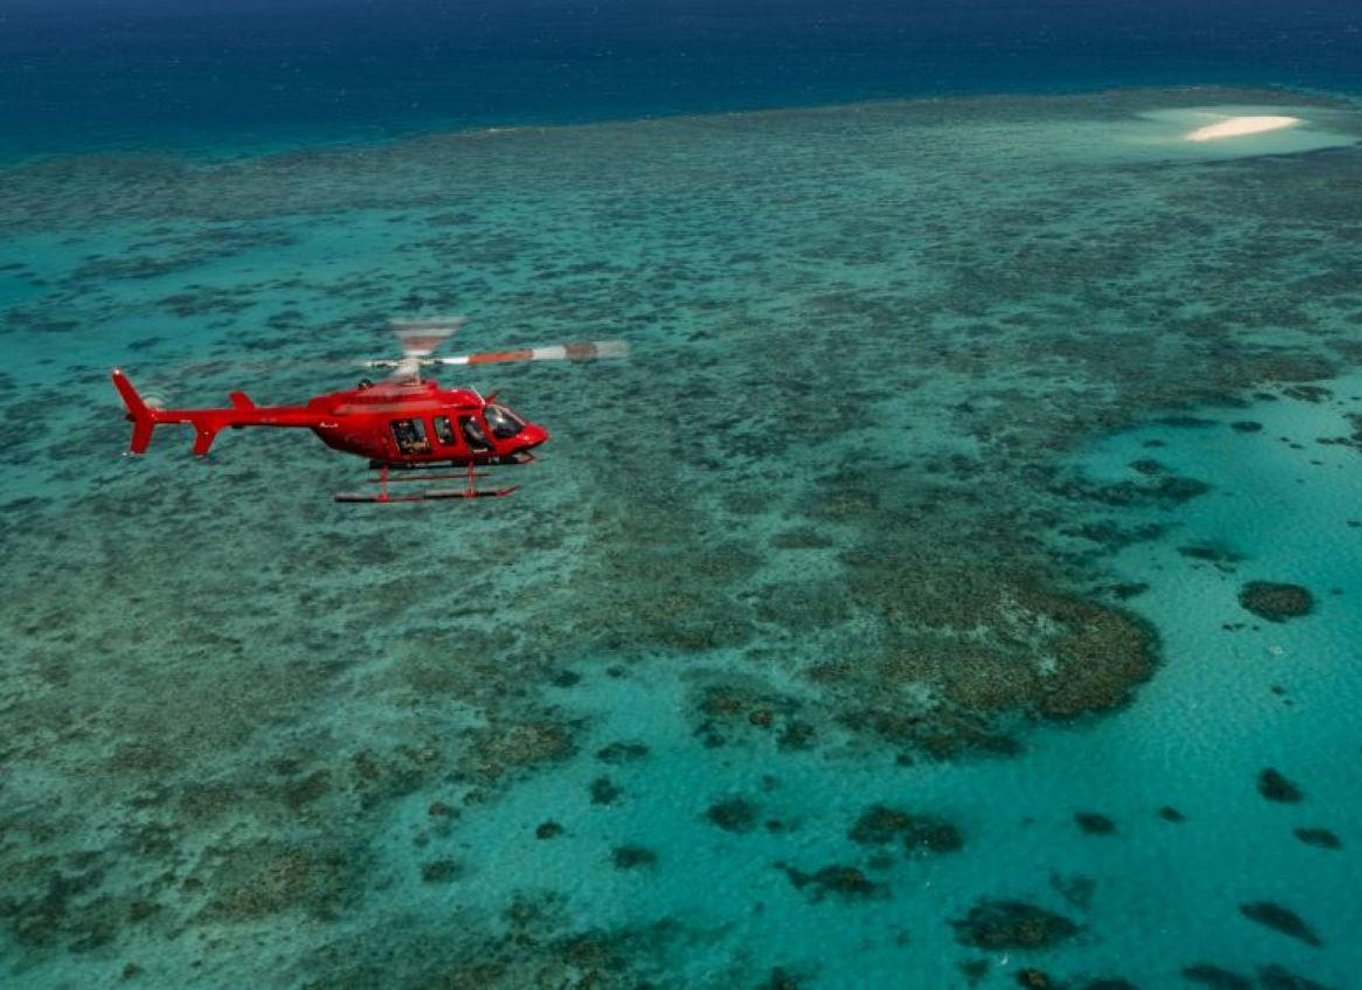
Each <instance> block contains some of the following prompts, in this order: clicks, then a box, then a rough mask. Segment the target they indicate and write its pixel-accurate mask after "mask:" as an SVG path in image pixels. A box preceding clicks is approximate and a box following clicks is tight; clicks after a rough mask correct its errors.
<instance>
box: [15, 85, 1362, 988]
mask: <svg viewBox="0 0 1362 990" xmlns="http://www.w3.org/2000/svg"><path fill="white" fill-rule="evenodd" d="M1227 105H1228V106H1234V107H1241V108H1246V111H1245V112H1247V108H1258V109H1259V110H1261V109H1262V108H1263V107H1264V106H1268V107H1278V108H1280V107H1289V108H1291V109H1292V112H1295V113H1298V114H1300V115H1302V116H1304V117H1306V118H1307V120H1308V123H1307V124H1306V125H1304V126H1303V127H1302V128H1301V129H1299V130H1298V131H1295V132H1293V133H1292V134H1291V135H1289V136H1286V135H1279V136H1278V138H1273V139H1268V138H1262V139H1251V140H1250V141H1249V142H1248V143H1244V144H1240V145H1220V146H1216V147H1214V148H1206V149H1199V150H1196V151H1189V150H1188V148H1187V146H1186V145H1184V144H1182V143H1180V142H1179V141H1178V137H1179V135H1180V134H1181V128H1183V127H1184V126H1186V125H1185V123H1177V121H1182V120H1183V119H1184V118H1182V117H1177V116H1176V115H1175V117H1174V118H1172V119H1173V120H1174V123H1169V122H1168V121H1169V118H1168V117H1167V116H1166V111H1170V110H1175V111H1180V112H1185V111H1186V110H1188V109H1189V108H1191V109H1195V108H1205V107H1224V106H1227ZM1151 113H1152V114H1154V116H1153V117H1150V116H1149V114H1151ZM1359 133H1362V125H1359V123H1358V120H1357V118H1356V113H1355V110H1354V109H1353V108H1352V107H1351V106H1350V105H1349V104H1347V103H1345V102H1339V101H1333V100H1328V99H1322V98H1318V97H1305V96H1295V95H1292V96H1290V97H1289V98H1286V97H1283V95H1282V94H1280V93H1264V92H1257V91H1251V92H1250V91H1225V90H1214V91H1206V90H1200V91H1198V90H1193V91H1154V90H1149V91H1131V92H1114V93H1106V94H1094V95H1087V96H1073V97H1052V98H1017V97H998V98H988V99H978V100H956V101H926V102H908V103H886V104H874V105H858V106H853V107H843V108H828V109H821V110H807V111H785V112H777V113H764V114H746V115H729V116H720V117H695V118H684V119H674V120H667V121H655V122H641V123H631V124H613V125H596V126H586V127H573V128H526V129H516V130H509V131H500V132H482V133H476V134H465V135H455V136H445V137H431V138H425V139H421V140H417V141H411V142H404V143H396V144H392V145H384V146H378V147H373V146H369V147H363V148H353V149H344V148H342V149H330V150H327V151H325V152H299V153H290V154H279V155H268V156H260V157H255V158H244V159H237V160H234V161H229V162H218V163H210V162H204V161H196V162H186V161H183V160H180V159H175V158H163V157H151V156H126V157H122V156H120V157H112V156H93V155H90V156H72V157H66V158H54V159H50V160H45V161H40V162H32V163H29V164H27V165H24V166H21V167H16V168H13V169H11V170H9V172H8V174H7V179H8V181H7V182H6V183H5V185H4V187H3V189H0V222H3V224H4V226H5V230H6V233H7V235H8V236H7V240H6V242H5V243H6V247H5V255H4V256H3V257H0V279H3V281H0V292H3V293H4V296H3V304H4V307H5V308H4V324H3V332H4V336H3V338H0V341H2V343H0V346H3V347H4V351H5V355H6V357H7V361H6V384H7V385H8V386H9V389H8V391H7V393H6V398H5V401H6V409H5V416H4V419H3V423H4V426H3V429H4V431H5V441H6V443H7V445H8V446H7V449H8V450H9V451H10V452H11V460H12V463H11V467H10V471H9V472H7V474H6V475H5V476H4V478H3V479H0V505H3V508H4V513H3V516H2V517H0V520H2V521H0V525H3V527H4V538H5V541H6V546H7V548H9V551H10V566H11V577H12V582H11V589H12V590H11V593H10V595H8V596H7V598H6V601H5V603H4V610H3V621H4V623H5V636H6V641H7V642H10V643H13V644H16V649H15V650H14V653H13V655H12V657H11V659H10V660H9V661H8V662H7V663H6V665H5V666H4V668H3V678H4V680H3V709H0V712H3V719H4V721H5V728H6V732H5V734H4V737H3V740H4V741H3V752H2V754H0V755H2V756H3V760H4V764H5V767H6V773H5V775H4V777H3V780H0V809H2V811H3V820H2V821H0V828H3V831H2V832H0V867H3V869H2V870H0V874H2V875H3V877H4V878H5V879H4V880H3V881H2V882H0V920H3V923H4V924H3V935H0V938H2V939H3V941H0V945H2V946H3V950H2V954H0V958H2V959H3V963H4V965H5V967H6V968H7V976H8V979H9V981H10V982H11V983H12V984H14V985H18V986H32V987H50V986H71V987H83V986H114V985H118V986H122V985H137V984H141V985H147V986H167V987H180V986H214V987H215V986H223V987H226V986H240V985H259V986H281V987H284V986H287V987H294V986H297V987H349V986H393V987H428V986H470V985H474V984H481V985H497V986H506V987H525V986H591V985H604V986H638V985H641V984H643V983H650V984H652V985H657V986H714V987H729V986H752V987H755V986H789V985H798V986H808V987H853V986H905V985H906V986H923V987H937V986H940V987H956V986H969V985H977V986H985V987H988V986H993V987H1002V986H1008V985H1017V982H1016V981H1017V979H1018V974H1019V973H1021V972H1022V971H1023V970H1024V969H1026V968H1034V969H1039V970H1043V971H1044V972H1045V973H1048V974H1050V975H1049V976H1048V977H1046V978H1047V979H1049V980H1051V981H1052V982H1051V985H1057V986H1066V987H1094V986H1103V985H1106V986H1121V985H1134V986H1139V987H1145V988H1149V987H1176V986H1184V985H1185V986H1206V985H1211V986H1216V985H1219V986H1261V987H1266V988H1273V987H1282V986H1294V987H1309V986H1313V985H1323V986H1332V987H1346V986H1351V985H1353V984H1354V983H1355V982H1356V980H1357V978H1356V977H1355V976H1354V973H1355V972H1356V971H1357V969H1358V963H1359V960H1358V959H1357V952H1356V949H1355V948H1354V947H1353V942H1352V939H1351V933H1352V931H1354V930H1355V929H1356V927H1357V921H1358V908H1357V905H1356V903H1355V900H1354V894H1353V892H1354V891H1355V890H1356V888H1357V876H1356V872H1357V867H1356V862H1357V860H1356V855H1357V853H1356V848H1357V844H1358V843H1359V842H1360V841H1362V835H1359V834H1358V833H1357V829H1356V825H1355V823H1356V820H1357V807H1358V804H1359V801H1360V800H1362V791H1360V789H1359V780H1358V774H1359V769H1360V768H1359V764H1358V761H1359V746H1362V739H1358V738H1357V737H1356V732H1355V719H1354V718H1352V715H1351V712H1352V709H1353V707H1354V705H1355V701H1356V699H1357V695H1358V682H1357V676H1356V671H1355V669H1354V668H1355V666H1356V664H1355V660H1356V653H1357V651H1356V646H1355V644H1356V642H1357V641H1358V636H1357V633H1358V631H1359V630H1358V629H1357V628H1356V627H1357V624H1358V620H1357V611H1356V609H1355V608H1354V607H1352V605H1351V604H1350V603H1351V602H1352V601H1353V600H1354V599H1355V598H1356V596H1357V595H1358V594H1362V581H1359V572H1358V568H1357V560H1358V555H1357V546H1356V543H1357V540H1358V539H1362V528H1359V527H1357V526H1355V525H1351V523H1355V522H1359V521H1362V516H1359V514H1358V512H1357V510H1356V508H1355V506H1356V502H1357V499H1356V495H1357V484H1356V482H1355V480H1354V479H1355V475H1356V466H1357V456H1358V447H1357V443H1358V441H1357V430H1358V423H1357V421H1356V420H1353V419H1349V416H1357V415H1362V404H1359V403H1362V399H1359V398H1358V396H1359V395H1362V381H1359V380H1358V379H1357V378H1356V373H1355V371H1354V370H1353V369H1354V368H1355V366H1356V361H1357V357H1358V354H1359V351H1358V347H1357V339H1356V334H1357V328H1358V325H1359V321H1360V320H1362V291H1359V288H1358V285H1357V282H1356V279H1355V277H1354V275H1353V272H1354V271H1355V270H1356V265H1357V262H1358V261H1359V260H1362V259H1359V258H1358V253H1359V245H1358V242H1357V239H1356V236H1355V230H1356V223H1357V220H1358V219H1359V217H1358V215H1357V209H1358V207H1357V200H1356V197H1355V195H1354V191H1355V186H1356V176H1357V162H1358V159H1357V150H1356V148H1355V146H1354V144H1353V142H1354V141H1355V139H1356V137H1357V135H1358V134H1359ZM1279 138H1280V139H1284V140H1287V141H1288V143H1286V144H1279V143H1273V142H1275V141H1277V140H1278V139H1279ZM463 309H467V310H470V311H472V312H473V314H474V315H475V317H476V318H477V319H476V322H475V323H473V324H471V325H470V328H469V329H468V330H467V331H466V332H465V339H464V340H462V341H460V343H463V344H468V345H469V346H475V347H477V348H479V349H480V348H482V347H484V346H486V347H496V346H501V345H503V344H508V345H518V344H526V343H535V342H539V343H546V342H555V341H561V340H574V339H590V338H600V337H619V338H622V339H626V340H628V341H629V342H630V343H631V344H632V345H633V353H634V357H633V358H632V360H631V361H629V362H628V363H622V364H600V365H595V366H568V367H556V368H555V367H542V366H537V367H525V368H502V369H492V370H488V371H486V372H484V373H481V374H480V375H479V376H478V377H477V379H476V380H474V381H472V384H475V385H477V386H478V387H480V388H483V389H484V390H487V391H490V390H492V389H498V390H500V391H501V393H502V394H503V395H504V396H505V397H506V398H507V399H508V400H509V401H511V402H512V403H513V404H515V405H516V406H517V407H518V408H520V409H522V411H524V412H526V413H527V414H529V415H531V416H532V418H534V419H535V420H536V421H540V422H543V423H544V424H545V425H547V426H548V427H549V429H550V430H551V431H552V432H553V436H554V439H553V441H552V442H551V444H550V445H549V446H548V447H546V448H545V451H544V456H543V458H542V459H541V461H540V463H538V464H536V465H535V466H533V467H532V468H529V469H525V473H524V477H523V481H524V483H525V487H524V489H523V490H522V491H521V492H520V493H518V494H517V496H516V497H515V498H514V499H510V500H502V501H498V502H497V503H496V504H495V505H485V504H484V505H477V504H474V505H467V506H454V507H450V506H442V507H432V506H415V507H411V506H397V507H387V509H385V510H383V511H377V510H375V511H369V510H364V509H361V510H358V511H356V510H355V509H353V508H352V507H342V506H336V505H333V504H332V503H331V502H330V501H329V496H330V493H331V492H332V491H335V490H340V489H344V488H348V487H351V486H352V485H353V482H354V477H355V470H356V467H357V464H350V463H348V462H347V461H346V460H345V459H343V458H339V457H336V456H335V455H332V454H330V453H328V452H327V451H325V450H324V449H323V448H322V447H321V445H319V444H316V443H315V441H312V440H311V439H310V438H308V437H306V436H298V435H292V434H279V435H275V434H270V433H266V432H258V433H241V434H235V435H232V436H230V437H227V438H224V440H223V441H222V442H221V443H220V444H219V446H218V447H217V448H215V450H214V454H213V456H212V457H210V458H209V459H207V460H205V461H191V460H190V459H189V458H188V454H187V447H188V438H187V437H177V436H175V435H174V433H169V432H168V431H167V432H168V435H164V436H161V435H158V437H157V438H156V442H155V443H154V445H153V447H152V450H151V452H150V454H149V455H148V456H147V457H145V458H143V459H140V460H129V459H123V458H120V457H118V456H117V452H118V451H119V450H121V449H122V447H123V445H124V444H125V443H126V432H125V431H126V424H125V423H124V422H122V420H121V418H120V411H119V409H118V408H117V405H116V398H115V396H114V395H113V392H112V389H111V388H110V387H109V385H108V381H107V371H108V368H109V367H110V366H112V365H114V364H120V365H122V366H124V367H125V368H127V370H128V372H129V374H130V375H131V376H132V377H133V380H134V381H136V382H137V383H138V384H139V386H141V387H143V388H144V389H145V390H146V391H147V392H149V393H157V394H161V395H163V396H164V397H166V398H167V400H168V401H174V402H175V403H176V404H181V403H183V404H208V403H213V402H217V401H220V397H221V396H222V395H223V394H224V393H225V392H226V391H227V390H228V389H231V388H236V387H242V386H243V384H244V385H245V387H246V390H247V391H248V392H250V393H251V394H252V396H253V397H255V398H256V399H257V401H262V402H263V401H271V402H273V401H284V400H288V399H296V398H299V397H302V396H305V395H307V394H309V393H310V392H312V391H320V390H323V389H329V388H333V387H339V386H341V385H344V384H346V383H347V382H348V381H349V380H351V379H352V378H354V377H357V376H358V374H359V373H360V372H359V370H358V369H357V368H355V367H354V366H353V364H352V363H351V362H353V361H354V360H355V359H357V358H359V357H363V356H371V355H375V356H376V355H378V354H383V353H386V350H387V349H388V348H389V347H390V345H389V343H388V341H386V340H385V339H384V336H383V333H382V330H381V327H382V324H383V320H384V319H385V318H386V317H387V316H388V315H390V314H392V313H422V312H442V311H443V312H448V311H450V310H463ZM73 397H74V398H75V399H76V400H77V401H76V402H75V403H71V402H70V401H69V400H70V399H71V398H73ZM1235 424H1238V425H1237V426H1236V425H1235ZM1248 424H1256V426H1257V427H1258V428H1257V429H1254V428H1253V426H1250V425H1248ZM1321 440H1325V441H1338V442H1324V443H1322V442H1320V441H1321ZM516 480H522V479H521V478H517V479H516ZM433 508H435V511H432V509H433ZM1255 580H1260V581H1270V582H1289V583H1292V584H1299V585H1302V586H1304V587H1306V588H1308V589H1309V590H1310V592H1311V594H1312V595H1313V599H1314V610H1313V612H1312V613H1311V614H1309V615H1307V616H1304V617H1300V618H1292V619H1290V620H1288V621H1286V622H1281V623H1274V622H1268V621H1266V620H1263V619H1261V618H1259V617H1257V616H1255V615H1254V614H1253V613H1251V612H1249V611H1246V610H1245V609H1244V608H1243V607H1242V606H1241V604H1240V602H1239V597H1238V596H1239V595H1240V593H1241V591H1242V590H1243V588H1244V585H1245V584H1246V583H1247V582H1250V581H1255ZM1269 768H1271V769H1274V770H1276V771H1277V772H1278V773H1280V774H1281V775H1283V776H1284V778H1285V779H1286V781H1287V782H1289V783H1290V784H1291V785H1294V786H1295V787H1296V788H1297V789H1298V790H1299V791H1300V792H1301V795H1302V797H1301V799H1300V800H1298V801H1295V802H1283V801H1279V800H1269V799H1268V798H1266V797H1264V795H1263V794H1261V793H1260V790H1259V781H1260V774H1261V773H1262V772H1263V771H1265V770H1267V769H1269ZM1277 796H1281V795H1280V794H1279V795H1277ZM877 808H879V809H881V810H880V812H879V813H878V814H876V813H875V809H877ZM1170 809H1171V810H1170ZM1174 812H1175V813H1174ZM1297 829H1304V830H1313V831H1306V832H1305V833H1304V838H1302V837H1301V836H1300V835H1298V834H1295V830H1297ZM1334 846H1337V848H1334ZM989 904H993V905H994V914H993V922H994V923H993V924H991V925H975V926H973V927H971V926H970V925H968V924H966V923H965V922H967V921H968V919H969V918H970V912H971V911H972V910H976V909H979V908H980V907H981V906H984V907H987V906H988V905H989ZM999 904H1003V905H1007V904H1021V905H1023V907H1021V908H1015V907H1014V908H1013V910H1014V911H1020V912H1021V915H1020V918H1021V922H1020V923H1014V924H1005V923H1003V922H1002V921H1000V920H999V918H1000V916H1001V915H1000V912H1002V911H1003V910H1004V909H1002V908H999V907H998V905H999ZM1264 904H1269V905H1275V908H1263V907H1262V905H1264ZM1255 905H1256V906H1257V907H1255ZM1246 908H1247V909H1248V914H1246V913H1245V909H1246ZM1042 912H1049V913H1042ZM1274 912H1275V913H1274ZM1283 912H1289V913H1283ZM1249 915H1254V916H1256V917H1257V918H1258V919H1259V920H1258V921H1255V920H1254V919H1253V917H1250V916H1249ZM975 917H976V919H977V917H978V915H976V916H975ZM1264 918H1266V919H1268V920H1269V921H1272V922H1273V923H1275V925H1276V928H1275V929H1274V927H1273V925H1272V924H1264V923H1263V921H1262V919H1264ZM1004 920H1006V919H1005V917H1004ZM1293 925H1294V926H1295V927H1294V928H1293ZM1282 928H1286V929H1288V931H1286V932H1283V931H1282V930H1280V929H1282ZM1314 942H1318V944H1313V943H1314ZM1042 943H1046V944H1042ZM1050 943H1052V944H1050ZM1039 978H1040V977H1038V976H1034V975H1033V976H1032V977H1030V979H1032V980H1033V981H1034V980H1037V979H1039ZM1103 980H1106V981H1112V982H1108V983H1106V984H1103V983H1102V981H1103ZM1116 980H1126V981H1128V983H1127V984H1119V983H1116V982H1114V981H1116ZM1235 980H1240V981H1243V982H1239V983H1236V982H1234V981H1235ZM1293 980H1294V981H1295V982H1292V981H1293ZM1215 981H1219V982H1218V983H1217V982H1215ZM1306 981H1314V982H1313V983H1311V982H1306Z"/></svg>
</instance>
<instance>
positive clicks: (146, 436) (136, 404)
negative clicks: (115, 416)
mask: <svg viewBox="0 0 1362 990" xmlns="http://www.w3.org/2000/svg"><path fill="white" fill-rule="evenodd" d="M113 383H114V388H116V389H118V394H119V395H120V396H122V397H123V405H125V406H127V407H128V419H130V420H132V443H131V444H129V445H128V453H129V454H145V453H146V452H147V446H148V445H149V444H150V443H151V431H152V428H153V427H155V426H156V413H155V411H154V410H152V409H151V407H150V406H148V405H147V404H146V403H145V402H143V401H142V397H141V396H140V395H138V394H137V389H135V388H133V387H132V382H130V381H128V376H127V375H125V374H123V369H122V368H115V369H114V370H113Z"/></svg>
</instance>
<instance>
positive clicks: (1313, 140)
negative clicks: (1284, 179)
mask: <svg viewBox="0 0 1362 990" xmlns="http://www.w3.org/2000/svg"><path fill="white" fill-rule="evenodd" d="M1358 124H1359V121H1358V119H1357V117H1356V116H1355V114H1354V113H1353V112H1350V111H1349V110H1347V109H1345V108H1342V107H1327V106H1280V105H1279V106H1265V105H1258V106H1252V105H1245V104H1238V105H1235V104H1220V105H1215V106H1202V107H1178V108H1165V109H1156V110H1146V111H1144V112H1142V113H1139V114H1138V115H1137V117H1136V119H1134V120H1131V121H1129V122H1122V123H1118V124H1112V125H1110V126H1111V127H1112V131H1111V137H1112V138H1113V139H1115V140H1116V142H1117V143H1118V144H1120V145H1124V146H1125V147H1126V148H1127V149H1128V150H1131V151H1133V150H1135V149H1141V150H1142V151H1143V153H1144V154H1147V155H1149V156H1151V157H1155V158H1162V159H1164V160H1169V159H1172V160H1187V161H1202V160H1225V159H1229V158H1250V157H1253V156H1255V155H1291V154H1300V153H1303V152H1310V151H1319V150H1322V149H1324V148H1344V147H1347V146H1348V145H1351V144H1355V143H1356V142H1357V140H1358V137H1359V127H1358Z"/></svg>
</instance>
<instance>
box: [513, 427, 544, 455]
mask: <svg viewBox="0 0 1362 990" xmlns="http://www.w3.org/2000/svg"><path fill="white" fill-rule="evenodd" d="M520 435H521V436H522V437H523V438H524V441H525V443H524V446H525V449H527V450H528V449H529V448H530V447H538V446H539V445H540V444H541V443H543V442H544V441H545V440H547V439H548V438H549V431H548V430H546V429H544V428H543V427H542V426H537V425H535V424H534V423H530V424H528V425H526V427H525V429H524V430H523V431H522V432H521V434H520Z"/></svg>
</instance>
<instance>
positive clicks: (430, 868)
mask: <svg viewBox="0 0 1362 990" xmlns="http://www.w3.org/2000/svg"><path fill="white" fill-rule="evenodd" d="M461 873H463V867H462V866H460V865H459V863H458V861H457V860H453V859H437V860H434V861H433V862H430V863H423V864H422V865H421V879H422V880H423V881H424V882H425V883H449V882H450V881H452V880H457V879H458V878H459V875H460V874H461Z"/></svg>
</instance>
